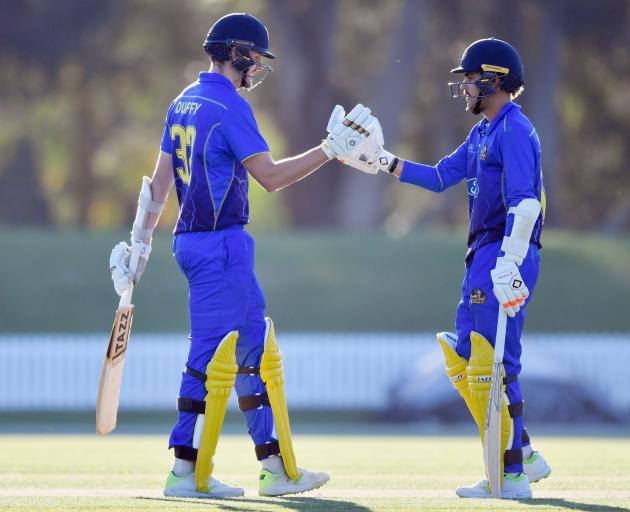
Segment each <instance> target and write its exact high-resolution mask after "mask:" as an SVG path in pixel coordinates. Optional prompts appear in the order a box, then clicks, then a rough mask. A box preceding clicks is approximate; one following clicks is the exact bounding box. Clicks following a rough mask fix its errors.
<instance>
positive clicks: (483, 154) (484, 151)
mask: <svg viewBox="0 0 630 512" xmlns="http://www.w3.org/2000/svg"><path fill="white" fill-rule="evenodd" d="M487 157H488V146H485V145H484V147H483V149H482V150H481V154H480V155H479V160H485V159H486V158H487Z"/></svg>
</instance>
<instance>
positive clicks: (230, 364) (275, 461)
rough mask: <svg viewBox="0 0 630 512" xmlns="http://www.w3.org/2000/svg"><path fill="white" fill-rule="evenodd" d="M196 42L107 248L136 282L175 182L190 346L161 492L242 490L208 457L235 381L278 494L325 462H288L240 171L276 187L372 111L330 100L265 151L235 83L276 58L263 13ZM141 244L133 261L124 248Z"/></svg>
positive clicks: (363, 127)
mask: <svg viewBox="0 0 630 512" xmlns="http://www.w3.org/2000/svg"><path fill="white" fill-rule="evenodd" d="M203 47H204V49H205V51H206V53H207V54H208V55H209V57H210V61H211V62H210V69H209V71H208V72H202V73H200V74H199V78H198V80H197V81H196V82H194V83H192V84H190V85H189V86H188V87H186V88H185V89H184V90H183V91H182V92H181V94H180V95H179V96H177V97H176V98H175V99H174V101H173V102H172V104H171V106H170V108H169V109H168V112H167V114H166V122H165V128H164V135H163V138H162V142H161V145H160V152H159V155H158V160H157V164H156V167H155V170H154V173H153V176H152V178H148V177H145V178H144V179H143V184H142V190H141V193H140V199H139V209H142V210H143V211H144V212H145V213H147V215H144V216H141V217H140V218H145V219H146V220H145V221H143V225H135V224H134V226H133V228H132V232H131V246H129V245H128V244H127V243H126V242H121V243H119V244H118V245H116V246H115V247H114V249H113V251H112V254H111V259H110V267H111V270H112V279H113V281H114V285H115V288H116V291H117V292H118V294H122V293H123V292H124V291H125V290H127V289H128V288H129V287H130V286H132V285H137V284H138V281H139V280H140V277H141V276H142V273H143V271H144V268H145V266H146V262H147V259H148V257H149V254H150V252H151V237H152V233H153V230H154V228H155V226H156V224H157V221H158V218H159V216H160V213H161V211H162V208H163V206H164V203H165V201H166V199H167V196H168V193H169V191H170V189H171V187H172V186H173V184H174V185H175V189H176V191H177V199H178V202H179V216H178V219H177V224H176V226H175V229H174V240H173V253H174V257H175V259H176V261H177V264H178V266H179V268H180V270H181V271H182V273H183V274H184V275H185V276H186V278H187V280H188V285H189V290H190V294H189V301H190V351H189V353H188V359H187V362H186V367H185V371H184V372H183V374H182V381H181V387H180V392H179V397H178V399H177V408H178V410H179V416H178V421H177V424H176V425H175V427H174V428H173V430H172V432H171V436H170V441H169V448H172V449H173V450H174V455H175V460H174V463H173V469H172V471H171V473H170V474H169V475H168V478H167V480H166V485H165V488H164V494H165V495H166V496H179V497H195V498H221V497H231V496H242V495H243V489H241V488H238V487H234V486H230V485H227V484H225V483H221V482H220V481H219V480H217V479H216V478H215V477H214V476H213V475H212V472H213V456H214V453H215V449H216V446H217V442H218V438H219V433H220V430H221V426H222V424H223V419H224V415H225V411H226V405H227V399H228V397H229V395H230V392H231V389H232V387H234V388H235V390H236V394H237V396H238V404H239V408H240V410H241V411H242V412H243V413H244V415H245V420H246V422H247V428H248V432H249V434H250V436H251V439H252V441H253V443H254V451H255V455H256V457H257V459H258V460H259V461H260V463H261V473H260V477H259V494H260V495H264V496H280V495H285V494H292V493H300V492H304V491H308V490H311V489H315V488H318V487H320V486H322V485H324V484H325V483H326V482H327V481H328V480H329V478H330V477H329V475H328V474H327V473H318V472H312V471H307V470H305V469H302V468H299V467H297V465H296V460H295V454H294V452H293V446H292V441H291V430H290V424H289V417H288V413H287V404H286V399H285V394H284V377H283V369H282V354H281V352H280V350H279V348H278V344H277V342H276V340H275V334H274V327H273V323H272V321H271V319H269V318H266V317H265V297H264V295H263V292H262V290H261V288H260V286H259V284H258V281H257V279H256V275H255V273H254V240H253V238H252V237H251V236H250V235H249V234H248V233H247V231H246V230H245V229H244V228H245V226H246V224H247V223H248V222H249V203H248V177H249V176H250V175H251V176H252V177H253V178H254V179H255V180H256V181H257V182H258V183H259V184H260V185H261V186H262V187H263V188H264V189H265V190H267V191H268V192H273V191H275V190H279V189H281V188H283V187H286V186H288V185H290V184H292V183H294V182H296V181H298V180H301V179H302V178H304V177H306V176H308V175H309V174H311V173H312V172H314V171H315V170H317V169H318V168H319V167H320V166H322V165H323V164H324V163H325V162H327V161H329V160H331V159H333V158H339V157H343V156H344V155H346V154H347V153H349V151H350V150H351V149H354V148H355V147H356V146H357V145H358V144H360V143H361V142H362V141H363V140H365V139H366V137H367V136H368V135H369V133H370V126H371V124H372V123H373V121H374V117H373V116H371V115H370V110H369V109H367V108H365V107H363V106H362V105H357V106H356V107H355V108H354V109H353V110H352V111H351V112H350V113H349V114H348V115H345V112H344V111H343V109H342V108H341V107H340V106H337V107H336V108H335V109H334V111H333V114H332V115H331V118H330V121H329V124H328V134H327V136H326V138H325V140H324V141H323V142H322V143H321V144H320V145H319V146H317V147H314V148H312V149H310V150H309V151H306V152H305V153H303V154H301V155H298V156H295V157H292V158H286V159H284V160H280V161H277V162H276V161H274V160H273V158H272V156H271V153H270V151H269V146H268V145H267V142H266V141H265V139H264V138H263V136H262V135H261V134H260V132H259V130H258V126H257V123H256V119H255V117H254V113H253V111H252V108H251V107H250V105H249V104H248V102H247V101H246V100H245V99H244V98H243V97H241V96H240V95H239V94H238V92H237V91H239V90H252V89H254V87H256V86H257V85H259V84H260V83H262V82H263V81H264V80H265V79H266V78H267V76H268V75H269V73H271V71H272V68H271V66H269V65H268V64H266V63H263V58H265V59H274V58H275V56H274V54H273V53H272V52H271V51H270V50H269V34H268V31H267V28H266V27H265V26H264V25H263V23H262V22H261V21H260V20H258V19H257V18H255V17H254V16H251V15H249V14H245V13H232V14H228V15H226V16H224V17H222V18H220V19H219V20H218V21H216V23H214V25H212V28H211V29H210V32H209V33H208V35H207V37H206V39H205V42H204V44H203ZM134 251H137V253H138V254H139V255H140V263H139V265H138V269H137V271H135V272H132V271H131V270H130V268H129V261H130V257H131V255H132V253H134Z"/></svg>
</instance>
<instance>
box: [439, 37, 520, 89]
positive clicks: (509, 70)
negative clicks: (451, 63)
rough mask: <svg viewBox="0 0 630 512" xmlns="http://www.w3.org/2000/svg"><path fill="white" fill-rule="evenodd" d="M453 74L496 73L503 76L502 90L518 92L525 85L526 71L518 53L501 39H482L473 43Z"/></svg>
mask: <svg viewBox="0 0 630 512" xmlns="http://www.w3.org/2000/svg"><path fill="white" fill-rule="evenodd" d="M451 73H496V74H498V75H502V76H503V83H502V88H503V89H505V90H507V91H516V90H517V89H518V88H519V87H521V86H522V85H524V84H525V71H524V70H523V64H522V63H521V58H520V56H519V55H518V52H517V51H516V50H515V49H514V47H513V46H512V45H510V44H509V43H506V42H505V41H501V40H500V39H495V38H492V37H491V38H488V39H480V40H478V41H475V42H474V43H472V44H471V45H470V46H469V47H468V48H466V51H464V55H462V61H461V64H460V65H459V66H458V67H456V68H454V69H451Z"/></svg>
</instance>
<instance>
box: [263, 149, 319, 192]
mask: <svg viewBox="0 0 630 512" xmlns="http://www.w3.org/2000/svg"><path fill="white" fill-rule="evenodd" d="M326 162H328V157H327V156H326V154H325V153H324V152H323V151H322V150H321V149H320V148H319V147H316V148H313V149H310V150H308V151H306V152H305V153H302V154H301V155H297V156H294V157H290V158H285V159H283V160H279V161H278V162H273V166H272V167H271V168H270V170H269V172H268V173H267V176H266V177H265V180H264V182H263V183H261V184H262V185H263V187H264V188H265V190H267V191H268V192H274V191H276V190H280V189H281V188H284V187H286V186H288V185H291V184H292V183H295V182H296V181H299V180H301V179H302V178H305V177H306V176H308V175H309V174H311V173H312V172H314V171H316V170H317V169H319V168H320V167H321V166H322V165H323V164H325V163H326Z"/></svg>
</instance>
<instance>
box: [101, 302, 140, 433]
mask: <svg viewBox="0 0 630 512" xmlns="http://www.w3.org/2000/svg"><path fill="white" fill-rule="evenodd" d="M132 320H133V306H132V305H129V306H124V307H119V308H118V310H117V311H116V316H115V317H114V325H113V326H112V333H111V335H110V337H109V344H108V345H107V353H106V354H105V361H103V370H102V371H101V380H100V382H99V385H98V398H97V400H96V433H97V434H108V433H109V432H111V431H112V430H114V428H116V417H117V415H118V402H119V400H120V387H121V384H122V376H123V369H124V367H125V354H126V352H127V342H128V341H129V333H130V332H131V322H132Z"/></svg>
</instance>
